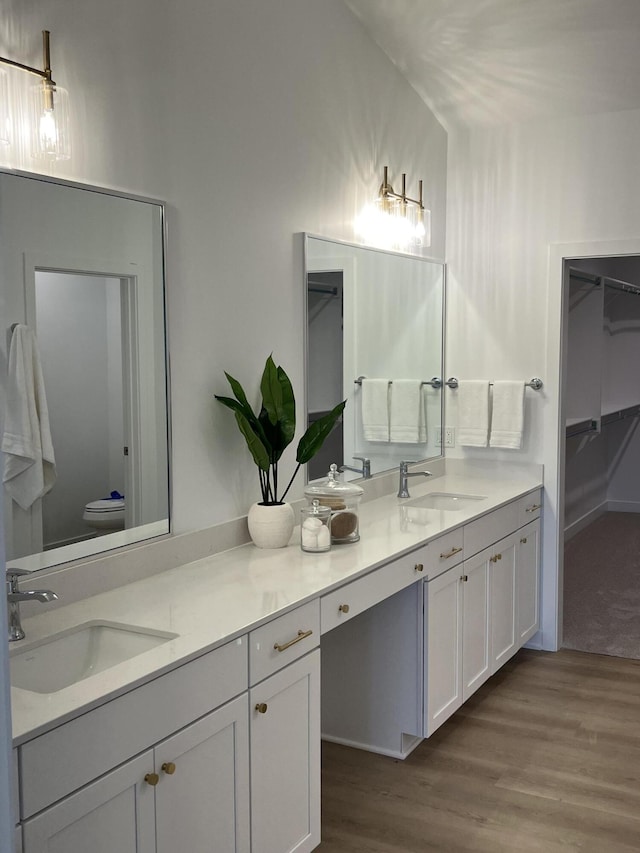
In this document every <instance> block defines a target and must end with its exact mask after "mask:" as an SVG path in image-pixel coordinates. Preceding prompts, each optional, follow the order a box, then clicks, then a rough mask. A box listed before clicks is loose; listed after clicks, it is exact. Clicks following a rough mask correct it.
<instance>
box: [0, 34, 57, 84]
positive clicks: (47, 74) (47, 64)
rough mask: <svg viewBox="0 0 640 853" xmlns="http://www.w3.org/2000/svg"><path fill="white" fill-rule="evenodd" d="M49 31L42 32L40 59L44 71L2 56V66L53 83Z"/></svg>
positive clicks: (0, 57)
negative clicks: (16, 69) (8, 66)
mask: <svg viewBox="0 0 640 853" xmlns="http://www.w3.org/2000/svg"><path fill="white" fill-rule="evenodd" d="M49 35H50V33H49V30H43V31H42V57H43V65H44V71H41V70H40V69H39V68H33V67H32V66H31V65H24V64H23V63H22V62H16V61H15V59H6V58H5V57H4V56H0V62H1V63H2V64H3V65H10V66H11V67H12V68H19V69H20V70H21V71H27V72H28V73H29V74H35V75H36V77H42V79H43V80H47V81H48V82H49V83H53V84H54V85H55V83H54V81H53V80H52V79H51V49H50V47H49Z"/></svg>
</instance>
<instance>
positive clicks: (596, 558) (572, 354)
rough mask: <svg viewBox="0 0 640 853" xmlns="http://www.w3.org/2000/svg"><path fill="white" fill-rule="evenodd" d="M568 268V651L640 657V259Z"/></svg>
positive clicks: (573, 263) (574, 262) (596, 260)
mask: <svg viewBox="0 0 640 853" xmlns="http://www.w3.org/2000/svg"><path fill="white" fill-rule="evenodd" d="M564 265H565V269H564V289H565V309H566V311H565V324H564V371H563V387H562V406H561V408H564V414H565V424H566V429H565V435H564V454H563V462H564V513H563V520H562V521H561V524H560V533H561V535H562V538H563V550H564V580H563V589H562V593H563V595H562V596H561V600H563V614H562V624H563V630H562V640H561V645H563V646H565V647H568V648H572V649H579V650H581V651H587V652H594V653H601V654H610V655H617V656H620V657H630V658H638V659H640V476H639V475H640V256H638V255H627V256H615V257H613V256H609V257H584V258H572V259H571V260H565V262H564Z"/></svg>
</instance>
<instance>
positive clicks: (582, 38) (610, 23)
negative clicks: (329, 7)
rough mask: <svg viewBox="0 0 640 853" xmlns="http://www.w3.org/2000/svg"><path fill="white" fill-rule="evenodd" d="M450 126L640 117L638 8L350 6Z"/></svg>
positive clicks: (448, 0) (540, 1)
mask: <svg viewBox="0 0 640 853" xmlns="http://www.w3.org/2000/svg"><path fill="white" fill-rule="evenodd" d="M345 2H346V4H347V6H348V7H349V8H350V9H351V10H352V11H353V13H354V14H355V15H356V16H357V17H358V18H359V19H360V20H361V21H362V23H363V25H364V26H365V28H366V29H367V31H368V32H369V34H370V35H371V37H372V38H373V39H374V41H376V42H377V43H378V44H379V45H380V47H381V48H382V49H383V50H384V51H385V53H386V54H387V55H388V56H389V57H390V59H391V60H392V61H393V62H394V64H395V65H396V66H397V67H398V69H399V70H400V71H401V72H402V74H403V75H404V76H405V77H406V78H407V80H408V81H409V82H410V83H411V85H412V86H413V87H414V89H416V91H417V92H418V94H419V95H420V96H421V97H422V99H423V100H424V101H425V102H426V104H427V105H428V106H429V107H430V109H431V110H432V111H433V112H434V113H435V114H436V115H437V116H438V118H439V119H440V121H441V122H442V123H443V124H444V125H445V127H447V128H452V127H453V126H455V125H456V124H464V125H486V124H496V123H505V122H509V123H511V122H525V121H534V120H537V119H540V118H543V117H545V116H559V115H578V114H584V113H599V112H615V111H619V110H630V109H640V0H345Z"/></svg>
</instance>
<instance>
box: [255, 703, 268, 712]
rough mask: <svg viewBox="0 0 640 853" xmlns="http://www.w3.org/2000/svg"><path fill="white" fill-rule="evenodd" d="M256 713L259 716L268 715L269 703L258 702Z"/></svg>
mask: <svg viewBox="0 0 640 853" xmlns="http://www.w3.org/2000/svg"><path fill="white" fill-rule="evenodd" d="M256 711H257V712H258V713H259V714H266V713H267V703H266V702H258V704H257V705H256Z"/></svg>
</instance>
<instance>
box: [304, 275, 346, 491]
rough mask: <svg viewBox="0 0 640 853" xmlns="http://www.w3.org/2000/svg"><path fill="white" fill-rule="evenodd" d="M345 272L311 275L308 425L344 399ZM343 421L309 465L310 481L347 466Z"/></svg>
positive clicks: (308, 312)
mask: <svg viewBox="0 0 640 853" xmlns="http://www.w3.org/2000/svg"><path fill="white" fill-rule="evenodd" d="M343 279H344V273H343V270H340V269H338V270H314V271H313V272H310V273H309V274H308V276H307V344H308V359H309V363H308V367H307V382H308V386H307V412H308V415H307V426H309V425H310V424H312V423H314V421H317V420H318V419H319V418H321V417H323V416H324V415H326V414H328V413H329V412H330V411H331V409H333V407H334V406H335V405H336V401H338V400H341V399H342V396H343V394H342V381H343V380H342V374H343V356H342V352H343V341H342V330H343V302H342V292H343ZM343 442H344V425H343V422H342V418H341V419H340V420H339V422H338V423H337V424H336V426H335V428H334V429H333V430H332V432H331V433H330V434H329V435H328V436H327V439H326V440H325V442H324V444H323V445H322V447H321V448H320V450H319V451H318V453H317V454H316V455H315V456H314V457H313V458H312V459H310V460H309V462H307V476H308V478H309V480H317V479H318V478H319V477H324V476H326V475H327V473H328V472H329V466H330V465H331V464H332V463H334V462H335V464H336V465H337V466H338V468H340V467H341V466H342V465H343V464H344V458H343V457H344V451H343V447H344V443H343Z"/></svg>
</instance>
